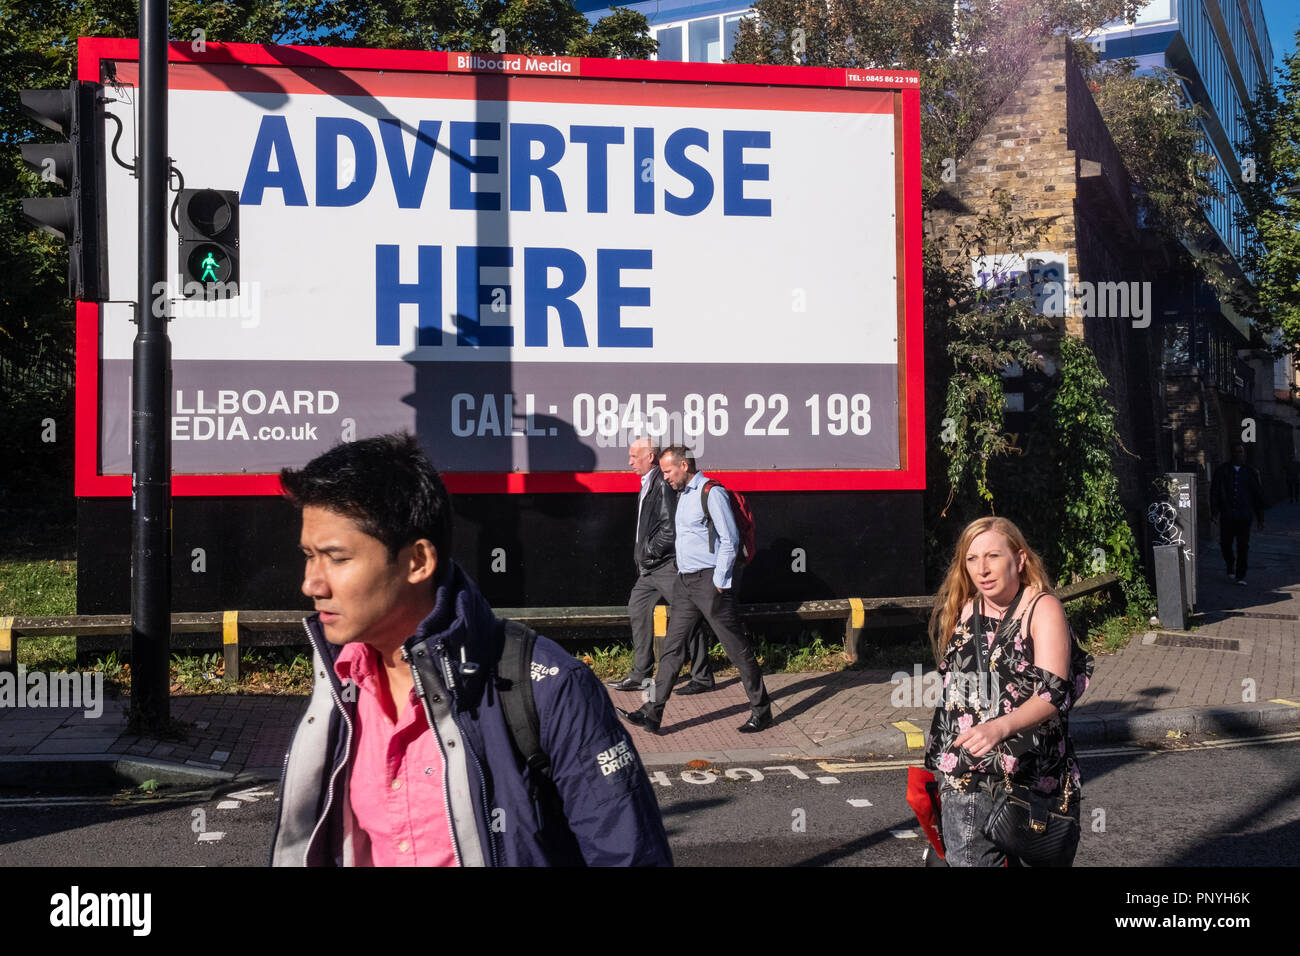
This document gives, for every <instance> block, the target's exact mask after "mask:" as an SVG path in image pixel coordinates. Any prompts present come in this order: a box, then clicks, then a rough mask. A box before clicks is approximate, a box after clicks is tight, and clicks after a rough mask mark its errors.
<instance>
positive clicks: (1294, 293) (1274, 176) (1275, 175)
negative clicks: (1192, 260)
mask: <svg viewBox="0 0 1300 956" xmlns="http://www.w3.org/2000/svg"><path fill="white" fill-rule="evenodd" d="M1296 38H1297V42H1300V31H1297V33H1296ZM1246 114H1247V118H1248V120H1249V122H1248V123H1247V124H1246V134H1245V138H1244V141H1243V142H1242V143H1241V144H1240V148H1241V152H1242V155H1243V156H1245V157H1247V158H1248V159H1249V160H1250V161H1251V162H1250V163H1248V164H1246V169H1245V170H1243V176H1242V182H1241V184H1240V187H1239V189H1240V195H1241V200H1242V213H1241V215H1240V217H1239V218H1238V224H1239V225H1240V226H1241V228H1242V229H1243V230H1244V231H1246V232H1247V234H1248V235H1252V234H1253V237H1254V239H1255V241H1254V242H1252V243H1250V244H1249V246H1248V247H1247V252H1246V255H1245V260H1244V263H1243V265H1244V267H1245V269H1246V271H1247V273H1249V274H1250V275H1251V276H1252V278H1253V280H1254V282H1253V288H1252V289H1251V290H1250V295H1249V297H1248V298H1247V300H1246V301H1245V302H1244V303H1243V304H1242V311H1244V312H1246V314H1248V315H1250V316H1251V318H1252V319H1253V320H1254V321H1255V324H1256V325H1257V326H1258V327H1259V329H1260V331H1261V332H1263V333H1265V335H1268V336H1272V335H1273V334H1274V333H1277V334H1278V336H1279V339H1280V348H1281V349H1282V350H1284V351H1288V352H1291V353H1292V354H1293V355H1295V356H1296V357H1297V358H1300V51H1297V50H1293V51H1292V52H1291V54H1290V55H1289V56H1288V57H1287V58H1286V60H1285V61H1284V66H1283V67H1282V69H1280V70H1279V71H1278V82H1277V84H1276V85H1274V84H1272V83H1269V82H1263V83H1261V84H1260V88H1259V93H1258V96H1257V97H1256V100H1255V102H1254V103H1253V104H1251V105H1250V106H1248V107H1247V110H1246ZM1252 166H1253V168H1252ZM1247 173H1249V175H1247Z"/></svg>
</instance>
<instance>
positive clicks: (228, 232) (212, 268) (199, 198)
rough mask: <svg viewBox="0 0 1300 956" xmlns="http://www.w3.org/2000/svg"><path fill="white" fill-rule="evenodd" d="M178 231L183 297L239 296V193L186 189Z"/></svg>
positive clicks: (181, 198) (179, 209)
mask: <svg viewBox="0 0 1300 956" xmlns="http://www.w3.org/2000/svg"><path fill="white" fill-rule="evenodd" d="M177 230H178V231H179V233H180V244H179V246H178V251H177V256H176V261H177V264H178V267H179V268H180V272H181V279H182V280H183V286H182V294H183V295H184V296H185V297H186V298H188V299H193V298H203V299H228V298H230V297H231V296H235V295H238V294H239V193H237V192H235V191H234V190H230V189H182V190H181V191H180V195H179V197H178V199H177Z"/></svg>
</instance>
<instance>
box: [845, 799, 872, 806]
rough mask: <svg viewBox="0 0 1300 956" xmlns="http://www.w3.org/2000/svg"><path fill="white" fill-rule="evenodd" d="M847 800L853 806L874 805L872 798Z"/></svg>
mask: <svg viewBox="0 0 1300 956" xmlns="http://www.w3.org/2000/svg"><path fill="white" fill-rule="evenodd" d="M847 802H848V805H849V806H851V807H870V806H872V805H873V804H872V803H871V801H870V800H864V799H861V798H857V799H850V800H849V801H847Z"/></svg>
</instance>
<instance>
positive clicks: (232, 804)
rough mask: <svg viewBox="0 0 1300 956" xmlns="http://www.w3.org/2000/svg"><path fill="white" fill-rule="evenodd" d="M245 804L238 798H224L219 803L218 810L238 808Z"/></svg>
mask: <svg viewBox="0 0 1300 956" xmlns="http://www.w3.org/2000/svg"><path fill="white" fill-rule="evenodd" d="M242 806H243V804H242V803H240V802H239V801H238V800H222V801H221V802H220V803H218V804H217V809H218V810H238V809H239V808H240V807H242Z"/></svg>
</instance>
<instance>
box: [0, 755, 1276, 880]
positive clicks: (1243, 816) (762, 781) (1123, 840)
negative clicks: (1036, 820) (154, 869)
mask: <svg viewBox="0 0 1300 956" xmlns="http://www.w3.org/2000/svg"><path fill="white" fill-rule="evenodd" d="M1079 756H1080V764H1081V766H1082V768H1083V772H1084V798H1083V800H1084V802H1083V822H1084V833H1083V838H1082V842H1081V844H1080V848H1079V854H1078V858H1077V859H1076V865H1077V866H1158V867H1168V866H1219V865H1232V866H1259V865H1296V864H1298V863H1300V733H1296V732H1293V733H1289V734H1278V735H1273V736H1271V737H1261V738H1247V739H1236V740H1224V739H1217V738H1213V737H1210V738H1184V739H1179V740H1169V741H1167V742H1165V744H1163V745H1162V747H1161V749H1158V750H1151V749H1146V748H1138V747H1108V748H1104V749H1093V750H1083V751H1081V752H1080V755H1079ZM653 779H654V780H655V781H656V783H655V789H656V792H657V794H658V796H659V801H660V806H661V807H662V809H663V814H664V822H665V825H666V826H667V828H668V833H669V838H670V840H671V842H672V845H673V852H674V855H675V857H676V861H677V864H678V865H679V866H812V867H827V866H917V865H919V864H920V860H921V852H922V850H923V849H924V847H925V840H924V837H923V836H922V835H921V834H920V830H919V828H918V827H917V826H916V821H915V818H914V817H913V816H912V814H911V811H910V810H909V809H908V807H907V805H906V804H905V802H904V791H905V786H906V762H903V761H887V762H880V761H864V762H860V763H855V762H852V761H850V760H847V759H845V760H836V761H834V762H828V761H822V762H811V761H802V762H798V763H794V764H784V765H782V764H778V763H776V762H772V763H765V764H763V765H761V766H754V767H749V768H744V767H738V766H717V767H712V768H708V769H696V770H692V769H689V768H680V769H675V770H660V771H657V772H655V773H654V774H653ZM274 791H275V787H274V786H272V785H267V786H264V787H238V788H231V789H229V790H227V791H225V792H217V791H200V792H190V793H179V794H171V795H168V796H166V797H165V798H160V797H149V796H142V795H138V794H136V795H119V796H116V797H105V796H102V795H101V796H80V797H79V796H67V795H34V794H17V793H14V792H12V791H9V792H5V793H0V866H6V867H9V866H55V865H59V866H263V865H264V864H265V863H266V859H267V847H268V844H269V841H270V835H271V827H272V825H273V815H274V809H275V804H274Z"/></svg>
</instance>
